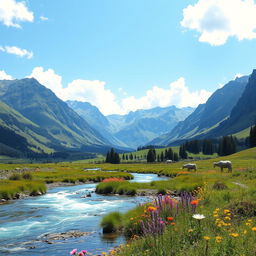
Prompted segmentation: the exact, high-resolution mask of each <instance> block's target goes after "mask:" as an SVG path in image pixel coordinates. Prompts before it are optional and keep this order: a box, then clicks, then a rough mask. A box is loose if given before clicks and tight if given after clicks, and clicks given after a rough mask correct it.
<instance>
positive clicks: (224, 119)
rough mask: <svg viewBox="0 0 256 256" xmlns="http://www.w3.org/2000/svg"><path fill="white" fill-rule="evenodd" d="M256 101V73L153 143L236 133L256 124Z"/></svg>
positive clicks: (227, 88)
mask: <svg viewBox="0 0 256 256" xmlns="http://www.w3.org/2000/svg"><path fill="white" fill-rule="evenodd" d="M255 102H256V70H254V71H253V73H252V75H251V76H250V77H249V76H243V77H240V78H236V79H235V80H233V81H230V82H228V83H227V84H226V85H224V86H223V87H222V88H220V89H218V90H217V91H215V92H214V93H213V94H212V96H211V97H210V98H209V99H208V100H207V102H206V103H205V104H200V105H199V106H198V107H197V108H196V109H195V111H194V112H193V113H192V114H191V115H190V116H188V117H187V118H186V119H185V120H184V121H182V122H180V123H179V124H178V125H177V126H176V127H174V128H173V129H172V130H171V131H170V132H169V133H167V134H164V135H162V136H159V137H158V138H156V139H154V140H153V141H151V142H149V143H150V144H157V145H179V144H180V143H182V142H184V141H186V140H193V139H203V138H216V137H220V136H224V135H230V134H234V133H236V132H239V131H241V130H243V129H245V128H248V127H249V126H250V125H253V124H254V123H255V120H256V106H255Z"/></svg>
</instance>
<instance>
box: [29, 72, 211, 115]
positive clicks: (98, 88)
mask: <svg viewBox="0 0 256 256" xmlns="http://www.w3.org/2000/svg"><path fill="white" fill-rule="evenodd" d="M29 77H34V78H36V79H37V80H38V81H39V82H40V83H41V84H43V85H45V86H46V87H47V88H49V89H51V90H52V91H53V92H54V93H55V94H56V95H57V96H58V97H59V98H61V99H63V100H78V101H84V102H90V103H91V104H92V105H95V106H97V107H98V108H99V109H100V111H101V112H102V113H103V114H105V115H108V114H125V113H128V112H129V111H135V110H137V109H149V108H153V107H157V106H160V107H167V106H170V105H176V106H178V107H186V106H191V107H196V106H197V105H198V104H199V103H204V102H205V101H206V100H207V99H208V97H209V96H210V95H211V92H208V91H206V90H200V91H194V92H191V91H190V90H189V88H188V87H187V86H186V85H185V79H184V78H179V79H178V80H177V81H175V82H173V83H171V84H170V85H169V87H168V88H167V89H163V88H160V87H158V86H154V87H153V88H152V89H150V90H148V91H147V92H146V94H145V96H143V97H140V98H136V97H134V96H130V97H128V96H125V95H124V96H123V99H122V100H120V101H118V100H117V97H116V95H115V94H114V93H113V92H112V91H111V90H110V89H107V87H106V83H105V82H103V81H98V80H94V81H91V80H82V79H77V80H73V81H72V82H71V83H69V84H68V85H67V87H65V88H64V86H63V85H62V77H61V76H59V75H57V74H56V73H55V72H54V70H52V69H48V70H44V69H43V68H42V67H36V68H34V69H33V71H32V73H31V75H30V76H29Z"/></svg>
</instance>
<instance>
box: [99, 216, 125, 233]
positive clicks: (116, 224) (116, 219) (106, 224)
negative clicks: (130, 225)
mask: <svg viewBox="0 0 256 256" xmlns="http://www.w3.org/2000/svg"><path fill="white" fill-rule="evenodd" d="M100 225H101V227H102V228H103V233H104V234H106V233H114V232H116V231H118V230H119V229H120V228H121V227H122V216H121V214H120V213H119V212H112V213H110V214H108V215H106V216H105V217H103V219H102V221H101V223H100Z"/></svg>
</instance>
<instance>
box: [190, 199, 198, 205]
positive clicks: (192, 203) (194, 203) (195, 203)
mask: <svg viewBox="0 0 256 256" xmlns="http://www.w3.org/2000/svg"><path fill="white" fill-rule="evenodd" d="M190 204H191V205H198V200H192V201H191V203H190Z"/></svg>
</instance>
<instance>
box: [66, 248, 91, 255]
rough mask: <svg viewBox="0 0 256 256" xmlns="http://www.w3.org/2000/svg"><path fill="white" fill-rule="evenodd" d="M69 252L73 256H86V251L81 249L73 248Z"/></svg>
mask: <svg viewBox="0 0 256 256" xmlns="http://www.w3.org/2000/svg"><path fill="white" fill-rule="evenodd" d="M69 254H70V255H75V256H86V254H87V251H86V250H82V251H80V252H78V251H77V249H73V250H72V251H71V252H70V253H69Z"/></svg>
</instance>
